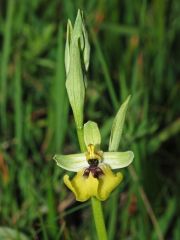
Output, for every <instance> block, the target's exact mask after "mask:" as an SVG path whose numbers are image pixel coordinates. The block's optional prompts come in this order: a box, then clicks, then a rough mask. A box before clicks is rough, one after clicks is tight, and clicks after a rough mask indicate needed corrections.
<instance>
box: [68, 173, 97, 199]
mask: <svg viewBox="0 0 180 240" xmlns="http://www.w3.org/2000/svg"><path fill="white" fill-rule="evenodd" d="M83 173H84V170H81V171H79V172H78V173H77V174H76V175H75V177H74V178H73V179H72V181H70V180H69V176H68V175H65V176H64V183H65V184H66V186H67V187H68V188H69V189H70V190H71V191H72V192H73V193H74V194H75V196H76V200H77V201H80V202H84V201H86V200H88V199H89V198H90V197H92V196H95V197H96V196H97V190H98V179H97V178H94V177H93V176H92V174H91V173H90V174H89V177H88V178H87V177H84V176H83Z"/></svg>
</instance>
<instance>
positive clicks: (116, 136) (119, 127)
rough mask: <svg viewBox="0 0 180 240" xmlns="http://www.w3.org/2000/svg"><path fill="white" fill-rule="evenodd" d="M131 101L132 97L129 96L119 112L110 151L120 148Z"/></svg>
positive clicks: (113, 126)
mask: <svg viewBox="0 0 180 240" xmlns="http://www.w3.org/2000/svg"><path fill="white" fill-rule="evenodd" d="M129 99H130V96H128V97H127V99H126V101H125V102H124V103H123V104H122V105H121V106H120V108H119V111H118V112H117V114H116V117H115V119H114V122H113V125H112V129H111V136H110V140H109V150H110V151H117V149H118V147H119V143H120V140H121V135H122V131H123V126H124V121H125V116H126V111H127V107H128V103H129Z"/></svg>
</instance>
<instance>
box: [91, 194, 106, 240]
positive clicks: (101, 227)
mask: <svg viewBox="0 0 180 240" xmlns="http://www.w3.org/2000/svg"><path fill="white" fill-rule="evenodd" d="M91 205H92V210H93V215H94V222H95V225H96V231H97V235H98V239H99V240H100V239H103V240H107V232H106V227H105V223H104V216H103V210H102V204H101V202H100V201H99V200H98V199H97V198H95V197H92V198H91Z"/></svg>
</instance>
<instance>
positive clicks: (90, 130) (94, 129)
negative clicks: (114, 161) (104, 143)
mask: <svg viewBox="0 0 180 240" xmlns="http://www.w3.org/2000/svg"><path fill="white" fill-rule="evenodd" d="M84 141H85V144H86V147H87V146H88V145H89V144H93V145H94V146H95V147H96V149H98V148H99V146H100V144H101V134H100V131H99V128H98V125H97V123H95V122H92V121H88V122H87V123H85V124H84Z"/></svg>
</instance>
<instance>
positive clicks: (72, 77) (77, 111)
mask: <svg viewBox="0 0 180 240" xmlns="http://www.w3.org/2000/svg"><path fill="white" fill-rule="evenodd" d="M89 55H90V47H89V42H88V36H87V33H86V30H85V26H84V21H83V17H82V14H81V12H80V10H78V14H77V17H76V20H75V24H74V28H73V27H72V24H71V21H70V20H68V24H67V39H66V47H65V68H66V88H67V93H68V98H69V102H70V104H71V107H72V110H73V114H74V118H75V122H76V125H77V128H81V127H82V126H83V108H84V97H85V82H84V81H85V73H84V72H83V70H88V66H89ZM81 56H82V58H83V59H81ZM82 64H83V66H82Z"/></svg>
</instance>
